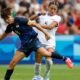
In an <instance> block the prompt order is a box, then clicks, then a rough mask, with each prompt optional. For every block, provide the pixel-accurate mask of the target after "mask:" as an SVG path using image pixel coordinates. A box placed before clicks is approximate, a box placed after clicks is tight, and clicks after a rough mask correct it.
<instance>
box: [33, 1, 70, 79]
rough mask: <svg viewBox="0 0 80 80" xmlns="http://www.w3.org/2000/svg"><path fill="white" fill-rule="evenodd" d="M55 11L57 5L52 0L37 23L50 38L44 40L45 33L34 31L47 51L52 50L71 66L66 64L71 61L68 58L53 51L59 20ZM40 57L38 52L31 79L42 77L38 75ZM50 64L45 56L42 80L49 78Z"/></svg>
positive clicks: (56, 56) (49, 59)
mask: <svg viewBox="0 0 80 80" xmlns="http://www.w3.org/2000/svg"><path fill="white" fill-rule="evenodd" d="M57 11H58V7H57V6H56V5H55V4H54V3H53V2H50V3H49V5H48V12H47V13H46V15H41V16H39V23H40V24H41V26H42V27H43V28H44V29H46V31H47V32H48V33H50V35H51V39H50V40H46V39H45V35H44V34H43V33H42V32H41V31H38V30H36V31H37V33H38V39H39V40H40V42H41V43H42V45H43V46H44V48H45V49H46V50H47V51H48V52H49V53H52V52H54V55H55V57H54V58H57V59H62V60H63V61H65V62H66V63H67V66H68V67H71V65H69V64H68V62H71V60H70V58H66V57H64V56H61V55H60V54H59V53H58V52H56V51H55V46H56V43H55V34H56V30H57V28H58V25H59V23H60V21H61V17H60V16H58V15H57ZM38 15H39V14H38ZM35 17H38V16H36V15H35ZM32 18H33V17H32ZM41 58H42V56H41V55H40V54H36V63H35V76H34V77H33V80H37V79H40V80H41V79H42V77H41V76H40V67H41ZM51 65H52V59H51V57H46V71H45V75H44V80H50V79H49V73H50V68H51Z"/></svg>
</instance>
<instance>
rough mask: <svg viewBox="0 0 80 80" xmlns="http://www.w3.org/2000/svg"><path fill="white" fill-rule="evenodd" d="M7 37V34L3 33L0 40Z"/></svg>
mask: <svg viewBox="0 0 80 80" xmlns="http://www.w3.org/2000/svg"><path fill="white" fill-rule="evenodd" d="M7 35H8V34H7V33H3V34H2V35H0V40H2V39H4V38H5V37H6V36H7Z"/></svg>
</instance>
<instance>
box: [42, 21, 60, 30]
mask: <svg viewBox="0 0 80 80" xmlns="http://www.w3.org/2000/svg"><path fill="white" fill-rule="evenodd" d="M57 25H58V23H57V22H55V21H54V22H53V23H52V24H50V25H49V26H46V25H41V26H42V27H43V28H44V29H48V30H52V29H53V28H54V27H56V26H57Z"/></svg>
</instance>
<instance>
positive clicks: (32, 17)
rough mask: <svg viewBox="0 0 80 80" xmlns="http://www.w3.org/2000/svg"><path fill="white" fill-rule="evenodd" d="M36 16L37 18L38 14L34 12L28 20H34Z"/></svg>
mask: <svg viewBox="0 0 80 80" xmlns="http://www.w3.org/2000/svg"><path fill="white" fill-rule="evenodd" d="M37 18H38V15H37V14H35V15H32V16H31V17H30V20H35V19H37Z"/></svg>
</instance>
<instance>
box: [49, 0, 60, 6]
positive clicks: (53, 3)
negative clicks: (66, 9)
mask: <svg viewBox="0 0 80 80" xmlns="http://www.w3.org/2000/svg"><path fill="white" fill-rule="evenodd" d="M51 5H56V6H57V7H58V6H59V4H58V2H57V1H51V2H50V3H49V4H48V6H51Z"/></svg>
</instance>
